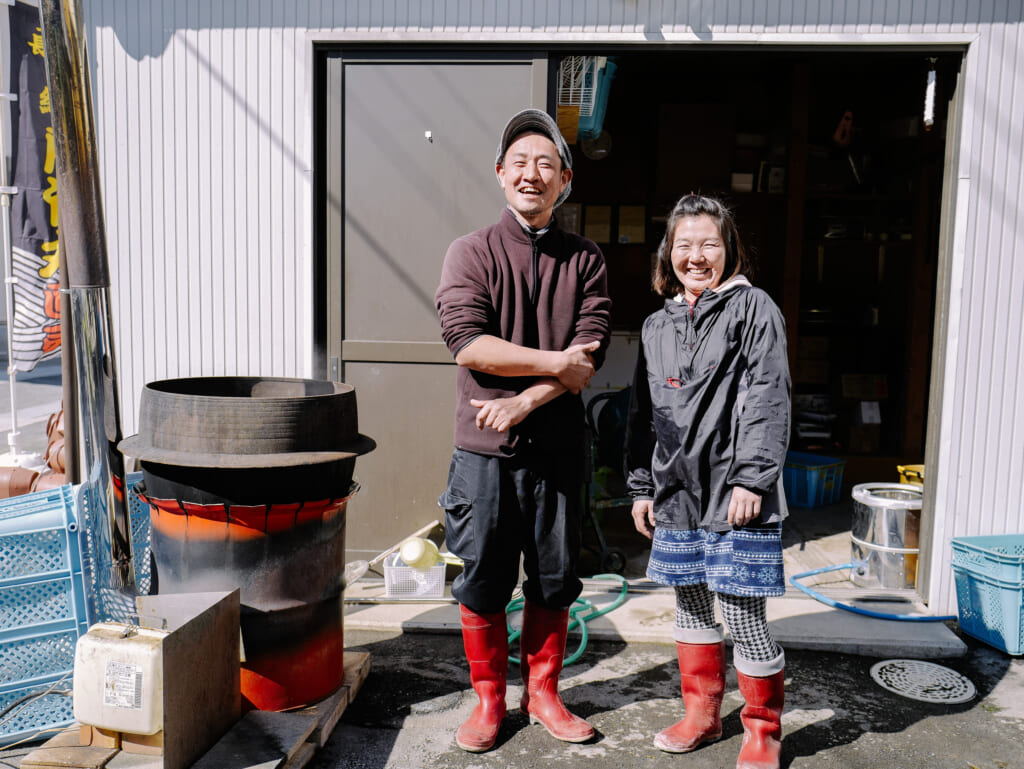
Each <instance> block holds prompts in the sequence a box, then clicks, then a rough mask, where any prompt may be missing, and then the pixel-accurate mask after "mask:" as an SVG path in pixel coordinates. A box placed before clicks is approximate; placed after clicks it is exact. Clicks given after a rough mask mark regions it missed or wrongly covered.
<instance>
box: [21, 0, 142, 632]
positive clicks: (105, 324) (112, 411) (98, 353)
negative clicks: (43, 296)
mask: <svg viewBox="0 0 1024 769" xmlns="http://www.w3.org/2000/svg"><path fill="white" fill-rule="evenodd" d="M39 11H40V17H41V22H42V32H43V46H44V51H45V59H46V72H47V80H48V84H49V95H50V111H51V117H52V121H53V133H54V138H55V142H56V151H57V193H58V198H59V201H60V203H59V205H60V240H61V247H62V251H61V267H62V269H63V270H66V272H67V280H68V289H67V291H68V296H69V298H70V299H71V301H70V302H69V303H68V304H69V305H70V306H69V307H67V309H68V310H70V312H71V319H72V325H73V326H74V340H73V345H72V353H73V355H74V369H75V372H76V388H77V389H76V392H75V393H74V395H75V396H76V398H75V405H76V407H77V409H72V410H71V411H70V413H75V410H77V413H78V415H79V418H78V427H79V436H80V440H79V444H78V446H77V447H75V448H77V450H78V452H79V459H80V463H79V467H80V472H81V473H82V474H83V475H84V476H85V477H84V478H81V479H74V478H73V479H72V480H81V481H82V483H83V489H84V490H85V493H86V502H85V505H86V507H87V508H88V509H89V514H90V516H91V519H92V521H93V526H94V530H93V531H92V534H93V536H94V537H95V540H94V541H95V555H94V557H95V559H96V562H95V564H94V569H95V573H94V575H93V577H94V579H95V580H96V583H97V584H96V589H97V595H99V596H100V603H101V604H103V603H104V602H105V601H108V600H110V599H111V598H112V597H114V596H116V594H121V595H120V596H118V597H116V598H114V600H121V599H122V598H125V597H127V596H128V595H129V594H130V595H134V593H135V592H136V589H135V570H134V567H133V565H132V553H131V525H130V521H129V518H128V507H127V500H126V493H127V489H126V486H125V477H124V457H123V456H122V455H121V453H120V451H119V450H118V449H117V443H118V442H119V441H120V440H121V437H122V436H121V419H120V413H119V405H118V404H119V400H118V391H117V365H116V361H115V359H114V348H113V340H112V333H111V328H112V323H111V316H110V302H109V296H108V294H109V288H110V274H109V268H108V264H107V242H106V232H105V229H104V219H103V203H102V197H101V194H100V183H99V175H98V174H99V163H98V161H97V151H96V137H95V131H94V128H93V118H92V91H91V88H90V86H89V70H88V66H89V63H88V55H87V50H86V41H85V36H84V34H83V32H84V30H83V16H82V8H81V4H80V2H79V1H78V0H40V3H39ZM67 341H68V340H67V339H65V344H66V343H67ZM65 413H66V414H67V413H68V411H67V410H66V412H65ZM101 519H102V520H103V522H102V523H101V522H100V521H101ZM108 554H109V562H107V556H108ZM128 610H129V611H133V610H134V609H133V607H129V609H128ZM100 613H101V614H103V613H106V612H104V611H101V612H100ZM100 618H101V619H102V617H100Z"/></svg>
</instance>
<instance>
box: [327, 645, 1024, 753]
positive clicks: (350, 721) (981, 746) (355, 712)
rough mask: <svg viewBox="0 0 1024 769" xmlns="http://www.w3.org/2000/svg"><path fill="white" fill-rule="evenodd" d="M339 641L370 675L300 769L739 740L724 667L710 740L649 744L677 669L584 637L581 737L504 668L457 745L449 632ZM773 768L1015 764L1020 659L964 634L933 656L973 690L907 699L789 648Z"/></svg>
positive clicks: (467, 707) (666, 708)
mask: <svg viewBox="0 0 1024 769" xmlns="http://www.w3.org/2000/svg"><path fill="white" fill-rule="evenodd" d="M346 642H347V644H348V646H349V647H350V648H356V649H359V650H364V651H368V652H370V654H371V669H370V674H369V677H368V678H367V680H366V682H365V683H364V684H363V688H362V689H361V690H360V692H359V693H358V695H357V696H356V698H355V700H354V701H353V702H352V703H351V704H350V705H349V706H348V709H347V710H346V711H345V714H344V716H343V718H342V721H341V723H340V724H339V725H338V727H337V728H336V729H335V731H334V734H333V735H332V737H331V739H330V741H329V742H328V744H327V745H326V746H325V747H324V748H322V749H321V750H320V751H319V752H317V753H316V754H315V756H314V758H313V760H312V762H311V763H310V764H308V766H309V767H310V769H335V768H338V769H340V767H347V768H348V769H420V768H421V767H422V768H423V769H426V767H460V768H463V769H471V768H472V769H477V768H478V767H523V768H524V769H526V768H528V767H537V768H538V769H540V768H541V767H543V768H545V769H546V768H547V767H551V766H559V767H580V768H581V769H582V768H583V767H586V769H622V767H631V768H636V769H640V768H641V767H652V768H653V767H659V768H662V767H666V766H679V767H684V766H691V767H731V766H735V762H736V756H737V754H738V752H739V749H740V743H741V740H742V726H741V724H740V721H739V710H740V708H741V707H742V700H741V698H740V695H739V693H738V691H737V690H736V679H735V673H734V672H733V671H732V668H731V666H730V669H729V674H728V681H727V693H726V697H725V701H724V703H723V719H724V733H723V737H722V739H721V740H720V741H719V742H716V743H713V744H711V745H707V746H705V747H702V748H700V749H699V750H698V751H697V752H695V753H692V754H689V755H678V756H673V755H668V754H665V753H662V752H660V751H658V750H657V749H655V748H653V747H652V745H651V739H652V737H653V736H654V734H655V733H657V732H658V731H659V730H661V729H663V728H664V727H666V726H668V725H670V724H672V723H673V722H675V721H676V720H677V719H679V718H680V717H682V713H683V710H682V706H681V701H680V699H679V676H678V670H677V668H676V664H675V660H674V658H673V656H674V655H673V649H672V647H671V646H669V645H666V644H654V643H625V642H621V641H620V642H615V641H592V642H591V643H590V644H588V646H587V649H586V651H585V653H584V655H583V656H582V657H581V659H580V661H579V662H578V663H577V664H574V665H572V666H571V667H569V668H567V669H566V670H565V671H564V672H563V676H562V690H563V694H564V699H565V701H566V703H567V704H568V705H569V707H570V708H571V709H572V710H573V711H575V712H576V713H578V714H580V715H582V716H584V717H586V718H587V719H588V720H589V721H590V722H591V724H592V725H593V726H594V728H595V730H596V731H597V736H596V738H595V739H594V740H593V741H592V742H590V743H587V744H583V745H567V744H563V743H560V742H558V741H556V740H555V739H554V738H552V737H551V736H550V735H548V734H547V732H546V731H545V730H544V729H543V728H542V727H541V726H539V725H530V724H529V723H528V720H527V718H526V717H525V716H523V715H522V714H520V713H519V712H518V711H517V710H514V708H516V706H517V704H518V699H519V696H520V694H521V692H522V687H521V685H520V683H519V681H518V672H517V669H516V668H515V667H514V666H513V667H512V668H511V670H510V676H509V677H510V686H509V690H508V695H507V698H506V701H507V703H508V706H509V707H510V708H511V709H513V710H511V712H510V713H509V715H508V716H506V718H505V722H504V724H503V727H502V730H501V732H500V734H499V741H498V745H497V746H496V747H495V749H494V750H492V751H490V752H488V753H483V754H471V753H465V752H463V751H462V750H460V749H459V748H457V747H456V746H455V744H454V741H453V740H454V734H455V730H456V729H457V728H458V725H459V724H460V723H461V722H462V721H463V720H464V719H465V718H466V717H467V716H468V715H469V713H470V711H471V710H472V708H473V706H474V704H475V697H474V695H473V694H472V692H471V691H470V690H469V689H468V672H467V668H466V664H465V662H464V660H463V658H462V650H461V644H460V640H459V638H458V636H456V635H454V634H427V633H402V632H400V631H397V630H396V631H362V630H356V631H346ZM787 659H788V666H787V670H786V698H787V700H786V708H785V714H784V716H783V729H784V732H785V733H784V737H783V749H782V755H783V761H782V766H783V767H789V769H812V768H813V769H830V768H833V767H834V768H835V769H882V768H883V767H885V768H886V769H889V768H892V769H972V768H973V769H1007V768H1008V767H1021V766H1024V759H1022V757H1021V744H1022V743H1021V740H1022V739H1024V663H1022V662H1021V660H1019V659H1016V660H1012V659H1010V658H1009V657H1007V656H1006V655H1004V654H1002V653H1000V652H997V651H995V650H993V649H990V648H987V647H984V646H982V645H980V644H975V643H973V642H970V641H968V650H967V654H966V655H965V656H963V657H960V658H957V659H955V660H951V661H943V665H944V666H948V667H949V668H951V669H953V670H955V671H957V672H958V673H960V674H962V675H964V676H966V677H967V678H968V679H969V680H970V681H972V682H973V684H974V686H975V687H976V688H977V692H978V696H977V697H976V698H975V699H974V700H972V701H970V702H968V703H964V704H933V703H924V702H918V701H915V700H912V699H908V698H906V697H903V696H900V695H897V694H893V693H891V692H889V691H887V690H885V689H882V688H881V687H880V686H879V685H878V684H876V683H875V681H874V680H873V679H872V677H871V675H870V669H871V666H872V665H873V664H874V663H875V662H877V661H878V660H877V659H876V658H871V657H864V656H859V655H851V654H838V653H831V652H816V651H802V650H795V651H794V650H790V651H787Z"/></svg>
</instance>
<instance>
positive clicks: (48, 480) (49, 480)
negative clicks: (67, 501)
mask: <svg viewBox="0 0 1024 769" xmlns="http://www.w3.org/2000/svg"><path fill="white" fill-rule="evenodd" d="M67 482H68V479H67V476H65V475H64V473H42V474H41V475H40V476H39V477H38V478H36V480H35V483H34V484H32V491H46V490H47V489H59V488H60V487H61V486H63V485H64V484H65V483H67Z"/></svg>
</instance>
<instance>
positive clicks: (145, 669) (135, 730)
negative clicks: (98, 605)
mask: <svg viewBox="0 0 1024 769" xmlns="http://www.w3.org/2000/svg"><path fill="white" fill-rule="evenodd" d="M166 637H167V632H166V631H163V630H153V629H151V628H143V627H137V626H135V625H125V624H121V623H116V622H101V623H99V624H96V625H93V626H92V627H91V628H89V632H88V633H86V634H85V635H83V636H82V637H81V638H79V639H78V643H77V644H76V645H75V678H74V681H75V683H74V701H75V720H76V721H78V722H79V723H81V724H86V725H88V726H97V727H99V728H101V729H110V730H112V731H118V732H127V733H129V734H156V733H157V732H159V731H160V730H161V729H162V728H163V720H164V712H163V649H162V644H163V640H164V638H166Z"/></svg>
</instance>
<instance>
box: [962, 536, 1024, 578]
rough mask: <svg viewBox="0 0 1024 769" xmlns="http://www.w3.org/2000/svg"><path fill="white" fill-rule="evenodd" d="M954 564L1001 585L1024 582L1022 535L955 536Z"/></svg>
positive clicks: (1023, 544)
mask: <svg viewBox="0 0 1024 769" xmlns="http://www.w3.org/2000/svg"><path fill="white" fill-rule="evenodd" d="M953 565H954V566H959V567H960V568H962V569H966V570H968V571H971V572H973V573H975V574H984V575H985V576H986V577H990V578H992V579H996V580H1001V581H1003V582H1015V583H1017V584H1021V583H1024V534H990V535H986V536H979V537H954V538H953Z"/></svg>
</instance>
